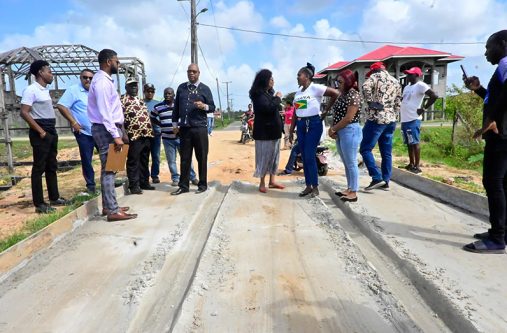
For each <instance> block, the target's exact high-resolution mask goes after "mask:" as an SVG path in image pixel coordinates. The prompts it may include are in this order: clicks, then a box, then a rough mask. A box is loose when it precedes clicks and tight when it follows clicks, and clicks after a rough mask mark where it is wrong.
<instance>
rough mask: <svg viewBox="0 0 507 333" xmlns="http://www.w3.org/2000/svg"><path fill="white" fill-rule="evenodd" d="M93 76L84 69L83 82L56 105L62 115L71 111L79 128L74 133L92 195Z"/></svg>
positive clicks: (87, 187) (93, 143)
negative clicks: (90, 93)
mask: <svg viewBox="0 0 507 333" xmlns="http://www.w3.org/2000/svg"><path fill="white" fill-rule="evenodd" d="M93 74H94V73H93V71H92V70H90V69H83V70H82V71H81V74H80V75H79V80H80V81H81V82H80V83H78V84H75V85H73V86H70V87H69V88H67V90H65V93H64V94H63V96H62V97H61V98H60V100H59V101H58V104H57V105H56V107H57V108H58V110H60V112H62V113H63V112H65V111H67V112H68V110H70V112H71V113H72V116H73V117H74V118H75V119H76V122H77V124H78V126H79V129H77V130H76V129H74V128H73V131H74V136H75V137H76V141H77V144H78V146H79V155H80V156H81V169H82V171H83V177H84V179H85V182H86V190H87V191H88V193H90V194H94V193H95V192H96V185H95V171H94V170H93V165H92V158H93V149H94V148H95V141H94V140H93V137H92V123H91V122H90V119H89V118H88V113H87V111H86V110H87V107H88V90H89V89H90V83H91V82H92V78H93Z"/></svg>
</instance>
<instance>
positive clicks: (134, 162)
mask: <svg viewBox="0 0 507 333" xmlns="http://www.w3.org/2000/svg"><path fill="white" fill-rule="evenodd" d="M149 158H150V138H139V139H137V140H133V141H130V143H129V152H128V155H127V177H128V179H129V188H131V189H132V188H137V187H140V186H142V187H144V186H148V185H149V184H150V183H149V177H150V171H149V168H148V164H149Z"/></svg>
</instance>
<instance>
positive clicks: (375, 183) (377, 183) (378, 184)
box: [364, 180, 386, 191]
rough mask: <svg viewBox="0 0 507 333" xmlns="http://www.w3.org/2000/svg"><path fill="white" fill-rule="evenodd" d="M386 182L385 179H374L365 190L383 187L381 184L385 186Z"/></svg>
mask: <svg viewBox="0 0 507 333" xmlns="http://www.w3.org/2000/svg"><path fill="white" fill-rule="evenodd" d="M385 184H386V182H385V181H383V180H372V181H371V183H370V185H368V186H366V187H365V188H364V190H365V191H371V190H373V189H376V188H379V187H381V186H383V185H385Z"/></svg>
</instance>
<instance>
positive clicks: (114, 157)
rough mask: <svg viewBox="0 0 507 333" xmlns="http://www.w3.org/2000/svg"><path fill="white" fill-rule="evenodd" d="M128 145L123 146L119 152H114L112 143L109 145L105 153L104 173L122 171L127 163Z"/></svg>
mask: <svg viewBox="0 0 507 333" xmlns="http://www.w3.org/2000/svg"><path fill="white" fill-rule="evenodd" d="M128 152H129V145H123V146H122V148H121V150H120V151H116V150H114V143H111V144H109V150H108V151H107V161H106V171H114V172H117V171H123V170H125V164H126V163H127V155H128Z"/></svg>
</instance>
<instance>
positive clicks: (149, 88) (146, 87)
mask: <svg viewBox="0 0 507 333" xmlns="http://www.w3.org/2000/svg"><path fill="white" fill-rule="evenodd" d="M152 89H153V90H155V86H154V85H153V83H146V84H145V85H144V90H152Z"/></svg>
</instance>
